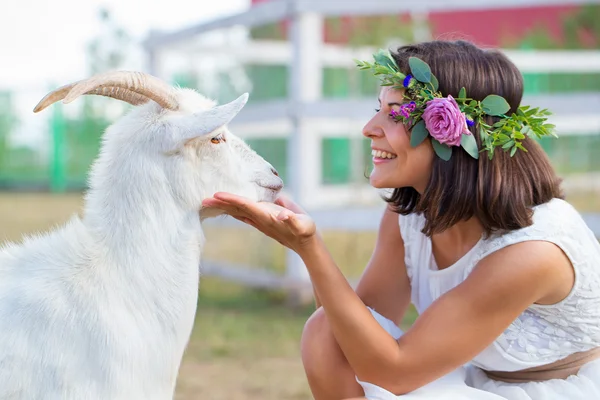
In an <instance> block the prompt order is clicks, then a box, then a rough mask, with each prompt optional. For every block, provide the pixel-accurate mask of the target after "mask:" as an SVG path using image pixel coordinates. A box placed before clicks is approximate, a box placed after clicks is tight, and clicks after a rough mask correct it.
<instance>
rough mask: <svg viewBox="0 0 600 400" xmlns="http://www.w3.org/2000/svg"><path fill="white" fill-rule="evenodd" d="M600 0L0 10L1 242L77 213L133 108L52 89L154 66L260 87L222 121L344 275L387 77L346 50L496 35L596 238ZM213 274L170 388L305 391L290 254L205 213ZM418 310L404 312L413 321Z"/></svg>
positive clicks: (129, 1)
mask: <svg viewBox="0 0 600 400" xmlns="http://www.w3.org/2000/svg"><path fill="white" fill-rule="evenodd" d="M598 3H599V1H598V0H589V1H585V0H519V1H516V0H481V1H478V2H474V1H467V0H455V1H452V2H442V1H434V0H421V1H419V2H414V3H411V2H406V1H398V0H368V1H367V0H364V1H358V0H355V1H354V0H345V1H342V0H320V1H316V0H287V1H286V0H221V1H218V2H212V1H211V2H209V1H196V2H189V1H185V0H170V1H168V2H156V1H145V2H141V1H136V0H119V1H117V0H106V1H100V0H88V1H85V2H81V1H76V0H55V1H52V2H46V1H42V0H23V1H20V2H13V3H12V4H11V5H10V6H8V5H4V6H3V7H2V12H0V51H1V54H2V63H0V241H2V242H6V241H19V240H20V239H21V237H22V236H23V235H28V234H33V233H37V232H40V231H44V230H47V229H50V228H53V227H55V226H57V225H60V224H62V223H64V222H65V221H66V220H67V219H68V218H69V217H70V216H71V215H72V214H74V213H80V212H81V206H82V201H83V199H82V195H83V193H84V191H85V189H86V184H87V181H86V174H87V172H88V168H89V166H90V164H91V163H92V161H93V160H94V158H95V157H96V155H97V153H98V149H99V144H100V138H101V135H102V132H103V130H104V129H105V128H106V126H108V125H109V124H110V123H111V122H112V121H114V120H116V119H117V118H118V117H119V116H120V115H122V114H123V113H124V112H126V111H127V109H128V107H129V106H128V105H125V104H122V103H119V102H117V101H114V100H111V99H106V98H99V97H94V96H89V97H82V98H80V99H78V100H77V101H75V102H74V103H72V104H69V105H66V106H63V105H62V104H60V103H57V104H54V105H53V106H52V107H50V108H49V109H47V110H45V111H44V112H42V113H40V114H33V112H32V109H33V107H34V106H35V104H36V103H37V102H38V101H39V100H40V99H41V98H42V97H43V96H44V95H45V94H46V93H47V92H48V91H50V90H53V89H55V88H56V87H58V86H61V85H63V84H66V83H69V82H71V81H74V80H78V79H82V78H85V77H88V76H90V75H91V74H94V73H98V72H104V71H108V70H113V69H135V70H142V71H146V72H150V73H152V74H154V75H156V76H159V77H160V78H162V79H164V80H166V81H168V82H170V83H172V84H174V85H179V86H186V87H192V88H195V89H197V90H199V91H200V92H202V93H203V94H205V95H207V96H210V97H213V98H215V99H217V100H218V101H220V102H225V101H230V100H232V99H234V98H236V97H237V96H238V95H239V94H241V93H243V92H249V93H250V101H249V104H248V106H247V107H246V108H245V109H244V110H243V111H242V113H241V114H240V115H239V116H238V118H236V119H235V120H234V122H233V123H232V124H231V126H230V129H231V130H232V131H233V132H234V133H236V134H238V135H239V136H241V137H243V138H244V139H245V140H246V141H247V142H248V143H249V144H250V145H251V146H252V147H253V148H254V149H255V150H257V151H258V152H259V153H260V154H261V155H263V156H264V157H265V158H266V159H268V160H269V161H270V162H271V163H272V164H273V165H274V166H275V167H276V168H277V169H278V170H279V172H280V175H281V176H282V178H283V179H284V181H285V183H286V190H287V191H288V192H290V194H291V195H292V196H293V197H294V198H295V199H296V200H297V201H298V202H300V204H302V205H303V206H305V207H306V208H307V209H308V210H309V211H310V212H311V213H312V215H313V216H314V217H315V219H316V220H317V223H318V224H319V227H320V228H321V230H322V231H323V234H324V236H325V240H326V241H327V243H328V245H329V246H330V249H331V251H332V253H333V255H334V257H335V258H336V259H337V261H338V263H339V265H340V267H341V268H342V270H343V271H344V273H345V274H346V276H347V277H348V279H349V280H350V281H352V282H355V281H356V279H357V278H358V277H359V276H360V273H361V271H362V269H363V268H364V265H365V264H366V262H367V261H368V259H369V256H370V253H371V250H372V247H373V245H374V242H375V232H374V230H375V229H376V225H377V222H378V220H379V215H380V213H381V210H382V207H383V204H382V201H381V200H380V193H378V192H377V191H375V190H374V189H372V188H370V187H369V186H368V181H367V179H366V178H365V174H368V172H369V167H370V163H371V155H370V147H369V142H368V141H367V140H365V139H363V137H362V136H361V128H362V126H363V124H364V123H365V122H366V121H367V120H368V119H369V118H370V116H371V115H372V113H373V109H374V108H375V107H376V106H377V101H376V93H377V81H376V79H375V78H374V77H372V76H370V75H369V74H366V73H360V72H359V71H358V70H357V69H356V68H355V66H354V65H355V64H354V62H353V59H354V58H359V59H370V57H371V54H372V53H373V52H374V50H376V49H377V48H380V47H393V46H398V45H401V44H406V43H410V42H415V41H421V40H428V39H439V38H443V39H459V38H460V39H467V40H471V41H473V42H475V43H477V44H479V45H481V46H486V47H500V48H502V49H504V50H505V51H506V53H507V54H508V55H509V57H510V58H511V59H512V60H513V61H514V62H515V63H516V64H517V66H518V67H519V68H520V70H521V71H522V73H523V76H524V78H525V99H524V103H526V104H531V105H534V106H540V107H548V108H550V109H551V111H553V112H554V115H553V116H552V117H551V122H552V123H554V124H555V125H556V126H557V131H558V132H557V133H558V134H559V136H560V139H558V140H556V139H552V138H548V139H542V140H541V141H540V142H541V144H542V146H543V147H544V149H545V150H546V151H547V152H548V154H549V156H550V158H551V160H552V162H553V163H554V165H555V167H556V168H557V169H558V171H559V172H560V174H561V176H562V177H563V178H564V180H565V181H564V184H565V189H566V191H567V195H568V200H569V201H571V202H572V203H573V204H574V205H575V206H576V207H577V208H578V209H579V210H580V211H581V212H582V213H583V214H584V217H585V218H586V220H587V221H588V223H589V225H590V227H591V228H592V229H593V230H594V232H596V233H597V235H600V217H598V215H600V214H597V213H599V212H600V201H599V197H598V192H599V191H600V156H598V154H599V153H600V5H599V4H598ZM206 235H207V237H208V239H207V246H206V249H205V252H204V260H203V269H204V273H205V276H204V277H203V278H202V281H201V284H200V288H201V290H200V300H199V305H198V315H197V324H196V327H195V329H194V332H193V334H192V340H191V342H190V346H189V349H188V351H187V353H186V355H185V359H184V363H183V365H182V369H181V374H180V378H179V384H178V388H177V399H181V400H184V399H196V398H210V399H212V400H218V399H228V400H237V399H239V400H250V399H298V400H299V399H310V398H311V396H310V391H309V390H308V386H307V384H306V381H305V378H304V375H303V370H302V366H301V362H300V356H299V338H300V334H301V331H302V327H303V324H304V321H305V320H306V318H307V317H308V316H309V315H310V313H311V311H312V309H313V307H312V305H311V302H310V290H308V289H309V285H308V278H307V274H306V271H305V270H304V267H303V266H302V264H301V263H299V262H298V260H297V259H296V258H295V257H294V255H293V254H290V253H289V252H286V251H285V250H284V249H283V248H282V247H281V246H280V245H279V244H277V243H275V242H273V241H272V240H270V239H268V238H265V237H263V236H262V235H261V234H259V233H257V232H255V231H253V230H252V229H248V228H247V227H245V226H242V225H241V224H239V223H236V222H234V221H232V220H231V219H219V220H215V221H210V222H207V223H206ZM413 319H414V313H413V312H411V313H410V314H409V315H407V317H406V319H405V321H404V322H403V327H407V326H409V325H410V324H411V322H412V321H413Z"/></svg>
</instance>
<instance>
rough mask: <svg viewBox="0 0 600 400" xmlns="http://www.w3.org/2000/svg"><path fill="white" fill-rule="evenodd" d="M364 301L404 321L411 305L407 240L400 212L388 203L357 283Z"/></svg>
mask: <svg viewBox="0 0 600 400" xmlns="http://www.w3.org/2000/svg"><path fill="white" fill-rule="evenodd" d="M356 294H357V295H358V297H360V299H361V300H362V301H363V303H364V304H365V305H367V306H369V307H371V308H373V309H374V310H376V311H377V312H378V313H379V314H381V315H383V316H384V317H386V318H388V319H390V320H392V321H394V322H395V323H396V324H397V325H398V324H400V322H401V321H402V318H403V317H404V314H405V313H406V310H407V309H408V306H409V305H410V294H411V289H410V281H409V279H408V274H407V272H406V265H405V263H404V241H403V240H402V235H401V234H400V225H399V223H398V214H397V213H395V212H393V211H392V210H390V209H389V207H386V209H385V211H384V212H383V215H382V217H381V220H380V224H379V229H378V232H377V241H376V242H375V248H374V249H373V255H372V256H371V258H370V260H369V262H368V264H367V266H366V268H365V271H364V272H363V275H362V276H361V278H360V281H359V282H358V285H357V286H356Z"/></svg>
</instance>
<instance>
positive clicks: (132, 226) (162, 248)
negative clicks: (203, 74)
mask: <svg viewBox="0 0 600 400" xmlns="http://www.w3.org/2000/svg"><path fill="white" fill-rule="evenodd" d="M81 95H101V96H107V97H112V98H115V99H119V100H122V101H126V102H128V103H130V104H132V105H134V106H136V107H133V108H132V110H130V111H129V112H128V113H127V114H125V115H124V116H122V117H121V118H120V119H118V120H117V121H116V122H114V123H113V124H112V125H111V126H109V127H108V128H107V129H106V131H105V132H104V134H103V137H102V143H101V149H100V154H99V156H98V157H97V159H96V160H95V161H94V163H93V165H92V168H91V172H90V175H89V180H88V190H87V192H86V194H85V197H84V200H85V202H84V208H83V213H82V217H81V218H79V217H78V216H74V217H73V218H72V219H71V220H70V221H69V222H67V223H66V224H65V225H64V226H62V227H60V228H57V229H55V230H54V231H52V232H49V233H45V234H40V235H36V236H33V237H27V238H25V239H24V240H23V242H22V243H21V244H19V245H17V244H14V243H11V244H6V245H5V246H4V247H3V248H2V249H0V399H2V400H7V399H11V400H12V399H19V400H21V399H23V400H25V399H26V400H37V399H60V400H75V399H76V400H84V399H85V400H95V399H102V400H107V399H111V400H120V399H123V400H137V399H140V400H142V399H143V400H150V399H157V400H158V399H160V400H162V399H171V398H172V397H173V395H174V391H175V386H176V378H177V374H178V370H179V366H180V363H181V359H182V355H183V353H184V351H185V347H186V345H187V342H188V340H189V337H190V334H191V331H192V327H193V323H194V318H195V313H196V302H197V295H198V289H199V279H200V268H199V263H200V256H201V250H202V246H203V243H204V235H203V232H202V220H204V219H205V218H210V217H215V216H216V215H217V214H216V213H214V212H213V211H211V212H213V214H210V215H209V214H206V211H205V210H201V203H202V200H203V199H205V198H207V197H210V196H212V194H213V193H215V192H217V191H228V192H232V193H236V194H239V195H242V196H246V197H248V198H250V199H253V200H255V201H273V200H275V198H276V196H277V194H278V192H279V191H280V190H281V189H282V187H283V182H282V180H281V179H280V177H279V176H278V174H277V171H276V170H275V169H274V168H273V166H272V165H271V164H269V163H268V162H267V161H265V160H264V159H263V158H262V157H260V156H259V155H258V154H257V153H256V152H255V151H253V150H252V149H251V148H250V147H249V146H248V145H247V144H246V143H244V142H243V141H242V139H240V138H238V137H236V136H235V135H233V134H232V133H231V132H230V131H229V130H228V129H227V128H226V126H227V124H228V123H229V122H230V121H231V120H232V119H233V118H234V116H235V115H236V114H237V113H238V112H239V111H240V110H241V109H242V107H243V106H244V105H245V104H246V102H247V99H248V94H244V95H242V96H240V97H239V98H238V99H236V100H235V101H232V102H231V103H228V104H225V105H220V106H217V105H216V104H215V102H214V101H212V100H210V99H208V98H206V97H204V96H202V95H200V94H199V93H197V92H196V91H193V90H191V89H186V88H174V87H171V86H170V85H168V84H166V83H165V82H164V81H162V80H160V79H158V78H156V77H154V76H152V75H148V74H145V73H141V72H128V71H117V72H109V73H104V74H99V75H96V76H93V77H91V78H89V79H85V80H82V81H79V82H75V83H72V84H69V85H66V86H63V87H61V88H59V89H56V90H54V91H52V92H50V93H49V94H48V95H46V96H45V97H44V98H43V99H42V100H41V101H40V102H39V104H38V105H37V106H36V107H35V108H34V112H39V111H41V110H43V109H44V108H46V107H48V106H49V105H51V104H52V103H54V102H57V101H60V100H63V102H64V103H69V102H71V101H73V100H75V99H76V98H77V97H79V96H81Z"/></svg>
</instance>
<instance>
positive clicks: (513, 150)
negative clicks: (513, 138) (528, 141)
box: [510, 146, 517, 157]
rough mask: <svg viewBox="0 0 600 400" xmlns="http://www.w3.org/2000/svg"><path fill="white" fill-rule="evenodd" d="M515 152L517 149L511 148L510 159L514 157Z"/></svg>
mask: <svg viewBox="0 0 600 400" xmlns="http://www.w3.org/2000/svg"><path fill="white" fill-rule="evenodd" d="M516 152H517V147H516V146H515V147H513V148H512V150H511V151H510V156H511V157H512V156H514V155H515V153H516Z"/></svg>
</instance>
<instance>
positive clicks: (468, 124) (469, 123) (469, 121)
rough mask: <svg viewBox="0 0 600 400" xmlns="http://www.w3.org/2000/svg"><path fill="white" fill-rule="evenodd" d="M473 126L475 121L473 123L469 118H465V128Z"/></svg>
mask: <svg viewBox="0 0 600 400" xmlns="http://www.w3.org/2000/svg"><path fill="white" fill-rule="evenodd" d="M473 125H475V121H473V120H472V119H470V118H467V126H473Z"/></svg>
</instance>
